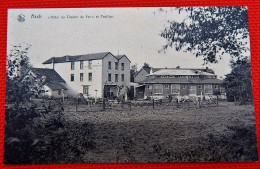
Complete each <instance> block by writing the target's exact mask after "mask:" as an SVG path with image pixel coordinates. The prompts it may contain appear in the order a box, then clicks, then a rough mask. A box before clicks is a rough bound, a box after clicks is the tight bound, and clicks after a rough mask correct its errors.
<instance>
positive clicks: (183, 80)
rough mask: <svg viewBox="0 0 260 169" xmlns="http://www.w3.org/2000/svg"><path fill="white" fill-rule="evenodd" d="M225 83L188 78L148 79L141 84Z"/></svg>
mask: <svg viewBox="0 0 260 169" xmlns="http://www.w3.org/2000/svg"><path fill="white" fill-rule="evenodd" d="M222 82H223V81H222V80H220V79H215V78H213V79H199V78H198V79H196V78H194V79H187V78H158V77H152V78H147V79H145V80H144V81H142V82H140V83H144V84H160V83H184V84H221V83H222Z"/></svg>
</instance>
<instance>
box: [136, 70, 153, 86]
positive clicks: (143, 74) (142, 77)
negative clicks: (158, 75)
mask: <svg viewBox="0 0 260 169" xmlns="http://www.w3.org/2000/svg"><path fill="white" fill-rule="evenodd" d="M148 74H149V73H147V72H146V71H145V70H144V69H143V68H142V69H141V70H140V72H139V73H138V74H137V75H136V76H135V77H134V82H136V83H138V82H141V81H144V80H145V78H146V75H148Z"/></svg>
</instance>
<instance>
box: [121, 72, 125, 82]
mask: <svg viewBox="0 0 260 169" xmlns="http://www.w3.org/2000/svg"><path fill="white" fill-rule="evenodd" d="M121 81H122V82H124V81H125V75H124V74H121Z"/></svg>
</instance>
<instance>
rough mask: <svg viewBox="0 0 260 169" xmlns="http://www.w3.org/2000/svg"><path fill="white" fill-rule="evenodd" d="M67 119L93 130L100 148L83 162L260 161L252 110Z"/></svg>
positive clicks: (148, 110) (138, 111)
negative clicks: (90, 125) (83, 124)
mask: <svg viewBox="0 0 260 169" xmlns="http://www.w3.org/2000/svg"><path fill="white" fill-rule="evenodd" d="M64 118H65V119H66V120H70V121H73V122H75V123H90V124H93V126H94V129H93V133H94V135H95V136H94V137H93V140H94V142H95V143H96V145H95V148H94V149H92V150H89V151H87V153H86V154H85V155H84V157H85V158H84V162H170V161H255V160H257V148H256V136H255V118H254V108H253V106H252V105H243V106H238V105H234V103H227V102H220V104H219V106H217V107H207V108H205V107H204V108H200V109H199V108H189V109H183V108H181V109H176V108H173V107H170V106H156V107H155V109H152V107H151V106H150V107H147V106H146V107H132V108H131V111H130V110H129V109H127V110H126V111H123V110H116V109H107V110H106V111H101V112H66V113H65V117H64Z"/></svg>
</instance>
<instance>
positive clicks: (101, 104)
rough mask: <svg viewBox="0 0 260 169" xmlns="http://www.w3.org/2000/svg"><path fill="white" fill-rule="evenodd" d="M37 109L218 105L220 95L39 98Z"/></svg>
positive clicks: (44, 110) (64, 109) (80, 110)
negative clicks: (151, 97) (199, 97)
mask: <svg viewBox="0 0 260 169" xmlns="http://www.w3.org/2000/svg"><path fill="white" fill-rule="evenodd" d="M34 102H35V101H34ZM35 103H36V109H37V110H38V111H39V112H42V113H44V112H48V111H52V112H60V111H61V112H99V111H106V110H115V111H126V110H132V109H133V108H135V109H136V108H138V107H144V108H147V109H156V108H161V107H162V106H164V107H168V108H174V109H185V108H202V107H209V106H218V105H219V99H218V97H216V98H212V99H202V100H201V99H197V100H196V99H195V100H194V99H193V100H192V99H180V100H178V99H171V100H169V99H158V100H156V99H150V100H129V101H127V102H120V101H117V100H105V99H103V100H98V101H96V102H95V100H83V101H82V100H77V99H67V100H64V101H62V100H37V101H36V102H35Z"/></svg>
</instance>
